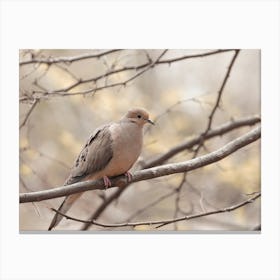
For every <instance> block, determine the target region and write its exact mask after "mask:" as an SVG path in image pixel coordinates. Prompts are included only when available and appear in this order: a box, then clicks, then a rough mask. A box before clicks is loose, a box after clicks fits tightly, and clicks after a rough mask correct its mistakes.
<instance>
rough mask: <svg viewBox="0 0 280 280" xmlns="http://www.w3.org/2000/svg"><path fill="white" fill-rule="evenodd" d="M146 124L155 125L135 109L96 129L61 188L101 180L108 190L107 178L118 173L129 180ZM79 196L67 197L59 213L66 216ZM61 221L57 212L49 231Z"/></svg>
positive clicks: (141, 111)
mask: <svg viewBox="0 0 280 280" xmlns="http://www.w3.org/2000/svg"><path fill="white" fill-rule="evenodd" d="M146 123H150V124H154V123H153V122H152V121H151V120H150V119H149V114H148V113H147V111H146V110H144V109H139V108H136V109H131V110H129V111H128V112H127V113H126V114H125V115H124V116H123V117H122V118H121V119H120V120H119V121H118V122H113V123H109V124H106V125H103V126H101V127H99V128H97V129H96V130H95V131H94V132H93V133H92V134H91V135H90V137H89V139H88V141H87V142H86V144H85V146H84V147H83V149H82V151H81V152H80V154H79V156H78V157H77V159H76V161H75V164H74V166H73V167H72V169H71V173H70V175H69V177H68V178H67V180H66V181H65V183H64V185H70V184H74V183H76V182H81V181H87V180H97V179H101V178H103V180H104V185H105V188H107V187H108V186H111V181H110V179H109V178H108V177H114V176H118V175H121V174H125V175H126V176H127V177H128V180H130V179H131V174H130V173H129V172H128V170H129V169H130V168H131V167H132V165H133V164H134V163H135V161H136V160H137V158H138V157H139V155H140V153H141V149H142V143H143V127H144V125H145V124H146ZM81 195H82V193H77V194H72V195H69V196H67V197H66V198H65V199H64V201H63V203H62V204H61V205H60V207H59V208H58V211H59V212H61V213H64V214H65V213H66V212H67V211H68V210H69V209H70V207H71V206H72V205H73V203H74V202H75V201H76V200H77V199H78V198H79V197H80V196H81ZM62 218H63V216H62V215H59V214H58V213H56V214H55V216H54V217H53V219H52V222H51V224H50V226H49V229H48V230H51V229H52V228H53V227H55V226H57V225H58V224H59V222H60V221H61V219H62Z"/></svg>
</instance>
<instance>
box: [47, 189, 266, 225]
mask: <svg viewBox="0 0 280 280" xmlns="http://www.w3.org/2000/svg"><path fill="white" fill-rule="evenodd" d="M260 196H261V193H258V194H256V195H254V196H253V197H251V198H249V199H247V200H245V201H242V202H240V203H238V204H235V205H232V206H229V207H226V208H223V209H218V210H213V211H209V212H203V213H199V214H195V215H189V216H183V217H179V218H176V219H168V220H160V221H144V222H132V223H129V222H125V223H119V224H107V223H100V222H96V221H93V220H82V219H78V218H74V217H71V216H69V215H66V214H63V213H61V212H60V211H58V210H56V209H54V208H51V209H52V210H53V211H54V212H56V213H59V214H60V215H62V216H63V217H65V218H66V219H69V220H72V221H76V222H80V223H87V224H92V225H96V226H101V227H108V228H116V227H127V226H132V227H135V226H141V225H149V226H151V225H158V226H157V227H156V228H160V227H162V226H165V225H168V224H171V223H176V222H180V221H187V220H192V219H196V218H201V217H205V216H210V215H214V214H219V213H225V212H231V211H234V210H236V209H238V208H240V207H243V206H245V205H247V204H249V203H252V202H254V201H255V200H256V199H258V198H259V197H260Z"/></svg>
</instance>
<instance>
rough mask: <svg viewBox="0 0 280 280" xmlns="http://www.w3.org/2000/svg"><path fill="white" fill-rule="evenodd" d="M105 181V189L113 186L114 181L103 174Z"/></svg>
mask: <svg viewBox="0 0 280 280" xmlns="http://www.w3.org/2000/svg"><path fill="white" fill-rule="evenodd" d="M103 182H104V185H105V190H106V189H108V187H111V186H112V183H111V181H110V179H109V178H108V177H107V176H103Z"/></svg>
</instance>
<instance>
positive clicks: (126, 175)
mask: <svg viewBox="0 0 280 280" xmlns="http://www.w3.org/2000/svg"><path fill="white" fill-rule="evenodd" d="M124 176H125V177H126V178H127V182H128V183H129V182H131V180H132V174H131V173H130V172H128V171H127V172H125V173H124Z"/></svg>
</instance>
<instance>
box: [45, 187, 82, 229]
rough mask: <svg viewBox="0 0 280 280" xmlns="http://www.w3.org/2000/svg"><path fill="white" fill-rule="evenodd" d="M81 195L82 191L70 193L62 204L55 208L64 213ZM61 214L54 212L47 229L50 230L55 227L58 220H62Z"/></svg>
mask: <svg viewBox="0 0 280 280" xmlns="http://www.w3.org/2000/svg"><path fill="white" fill-rule="evenodd" d="M81 195H82V193H75V194H71V195H69V196H67V197H65V199H64V201H63V202H62V204H61V205H60V206H59V208H58V209H57V210H58V211H59V212H61V213H63V214H66V212H67V211H68V210H69V209H70V208H71V206H72V205H73V204H74V202H75V201H76V200H77V199H78V198H79V197H80V196H81ZM62 218H63V216H62V215H60V214H59V213H55V215H54V217H53V219H52V222H51V224H50V226H49V228H48V230H52V229H53V228H54V227H56V226H57V225H58V224H59V223H60V221H61V220H62Z"/></svg>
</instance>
